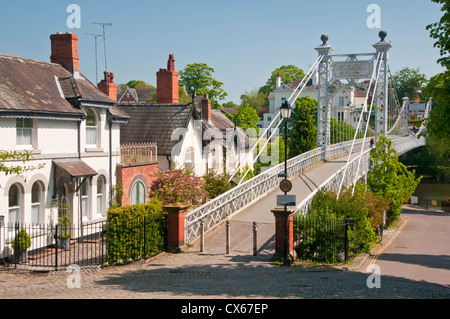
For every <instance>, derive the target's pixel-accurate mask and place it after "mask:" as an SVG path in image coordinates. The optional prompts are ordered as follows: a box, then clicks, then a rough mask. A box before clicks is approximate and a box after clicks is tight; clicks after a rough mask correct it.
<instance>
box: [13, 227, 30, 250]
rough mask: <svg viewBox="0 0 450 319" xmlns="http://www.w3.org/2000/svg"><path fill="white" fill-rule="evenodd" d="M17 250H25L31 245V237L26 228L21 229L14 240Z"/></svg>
mask: <svg viewBox="0 0 450 319" xmlns="http://www.w3.org/2000/svg"><path fill="white" fill-rule="evenodd" d="M13 246H14V249H15V250H25V249H28V248H30V247H31V239H30V236H29V235H28V233H27V232H26V230H25V229H23V228H22V229H21V230H20V231H19V233H18V234H17V236H16V237H14V240H13Z"/></svg>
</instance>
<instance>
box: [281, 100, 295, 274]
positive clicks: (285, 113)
mask: <svg viewBox="0 0 450 319" xmlns="http://www.w3.org/2000/svg"><path fill="white" fill-rule="evenodd" d="M292 110H293V108H292V107H291V105H290V104H289V103H288V102H287V101H284V102H283V104H282V105H281V107H280V113H281V118H282V119H284V120H285V121H284V178H286V179H287V177H288V175H287V122H288V119H289V118H290V117H291V115H292ZM286 194H287V193H286V192H285V193H284V195H286ZM287 255H288V215H287V207H286V205H285V206H284V251H283V264H284V265H285V266H287V265H288V259H287Z"/></svg>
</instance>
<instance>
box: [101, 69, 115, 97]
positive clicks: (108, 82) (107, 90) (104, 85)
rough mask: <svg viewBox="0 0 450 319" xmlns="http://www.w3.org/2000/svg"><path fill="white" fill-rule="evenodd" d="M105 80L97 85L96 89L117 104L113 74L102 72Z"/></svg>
mask: <svg viewBox="0 0 450 319" xmlns="http://www.w3.org/2000/svg"><path fill="white" fill-rule="evenodd" d="M103 73H104V75H105V78H104V79H103V80H101V81H100V83H99V84H98V85H97V87H98V89H99V90H100V91H102V92H103V93H104V94H106V95H108V96H109V97H110V98H111V99H113V100H114V102H117V84H116V83H114V73H111V72H106V71H105V72H103Z"/></svg>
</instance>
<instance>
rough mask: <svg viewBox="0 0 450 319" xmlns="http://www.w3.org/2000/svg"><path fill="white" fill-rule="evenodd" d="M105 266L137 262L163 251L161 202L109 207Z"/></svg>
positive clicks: (163, 226) (153, 201)
mask: <svg viewBox="0 0 450 319" xmlns="http://www.w3.org/2000/svg"><path fill="white" fill-rule="evenodd" d="M107 225H108V227H107V232H106V234H107V236H106V245H107V246H106V247H107V253H106V263H107V264H116V263H125V262H129V261H134V260H139V259H141V258H145V257H148V256H151V255H154V254H157V253H159V252H161V251H163V250H164V249H165V242H166V240H165V238H166V233H167V231H166V218H165V215H164V214H163V207H162V203H161V202H159V201H158V200H156V199H153V200H152V201H151V202H149V203H147V204H140V205H128V206H123V207H118V208H110V209H109V210H108V217H107Z"/></svg>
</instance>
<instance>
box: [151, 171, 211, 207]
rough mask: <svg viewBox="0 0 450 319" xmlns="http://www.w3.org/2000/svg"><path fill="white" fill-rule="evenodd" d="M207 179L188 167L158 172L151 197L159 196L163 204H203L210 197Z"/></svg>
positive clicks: (152, 186)
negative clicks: (192, 171) (206, 186)
mask: <svg viewBox="0 0 450 319" xmlns="http://www.w3.org/2000/svg"><path fill="white" fill-rule="evenodd" d="M204 187H205V181H204V180H203V179H202V178H201V177H198V176H196V175H195V174H193V173H191V172H190V171H188V170H186V169H184V168H183V169H174V170H172V171H170V172H164V173H161V172H160V173H158V178H157V179H156V180H155V181H154V182H153V183H152V185H151V187H150V192H149V194H150V197H151V198H158V200H160V201H161V202H162V203H163V204H173V203H190V204H192V205H198V204H202V203H204V202H205V201H206V198H207V197H208V192H207V191H206V190H205V189H204Z"/></svg>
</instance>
